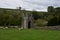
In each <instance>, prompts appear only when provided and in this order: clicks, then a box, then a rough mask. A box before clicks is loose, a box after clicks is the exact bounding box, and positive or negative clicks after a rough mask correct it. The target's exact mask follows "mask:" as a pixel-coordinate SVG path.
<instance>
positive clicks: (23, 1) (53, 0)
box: [0, 0, 60, 11]
mask: <svg viewBox="0 0 60 40" xmlns="http://www.w3.org/2000/svg"><path fill="white" fill-rule="evenodd" d="M19 6H21V7H22V8H23V9H26V10H33V9H35V10H40V11H47V7H48V6H54V7H58V6H60V0H0V7H4V8H16V7H19Z"/></svg>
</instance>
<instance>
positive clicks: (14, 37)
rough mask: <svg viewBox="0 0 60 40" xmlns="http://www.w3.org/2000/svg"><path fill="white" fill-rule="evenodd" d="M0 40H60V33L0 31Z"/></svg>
mask: <svg viewBox="0 0 60 40" xmlns="http://www.w3.org/2000/svg"><path fill="white" fill-rule="evenodd" d="M0 40H60V31H59V30H35V29H26V30H17V29H0Z"/></svg>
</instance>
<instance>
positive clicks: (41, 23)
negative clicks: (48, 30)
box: [35, 19, 47, 26]
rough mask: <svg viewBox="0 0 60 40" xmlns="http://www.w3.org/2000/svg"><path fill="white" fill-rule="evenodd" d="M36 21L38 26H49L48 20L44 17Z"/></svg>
mask: <svg viewBox="0 0 60 40" xmlns="http://www.w3.org/2000/svg"><path fill="white" fill-rule="evenodd" d="M35 23H36V24H37V26H47V21H46V20H43V19H38V20H36V21H35Z"/></svg>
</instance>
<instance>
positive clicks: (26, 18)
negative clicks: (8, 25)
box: [21, 12, 33, 29]
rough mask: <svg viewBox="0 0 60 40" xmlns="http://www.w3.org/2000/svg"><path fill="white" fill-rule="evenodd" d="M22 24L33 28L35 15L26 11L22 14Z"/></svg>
mask: <svg viewBox="0 0 60 40" xmlns="http://www.w3.org/2000/svg"><path fill="white" fill-rule="evenodd" d="M22 18H23V19H22V20H23V21H22V26H21V28H23V29H27V28H33V17H32V14H31V13H25V12H23V16H22Z"/></svg>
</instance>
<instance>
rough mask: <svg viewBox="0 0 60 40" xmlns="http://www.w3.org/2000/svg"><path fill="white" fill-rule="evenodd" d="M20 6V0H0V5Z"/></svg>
mask: <svg viewBox="0 0 60 40" xmlns="http://www.w3.org/2000/svg"><path fill="white" fill-rule="evenodd" d="M19 6H22V0H0V7H4V8H16V7H19Z"/></svg>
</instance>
